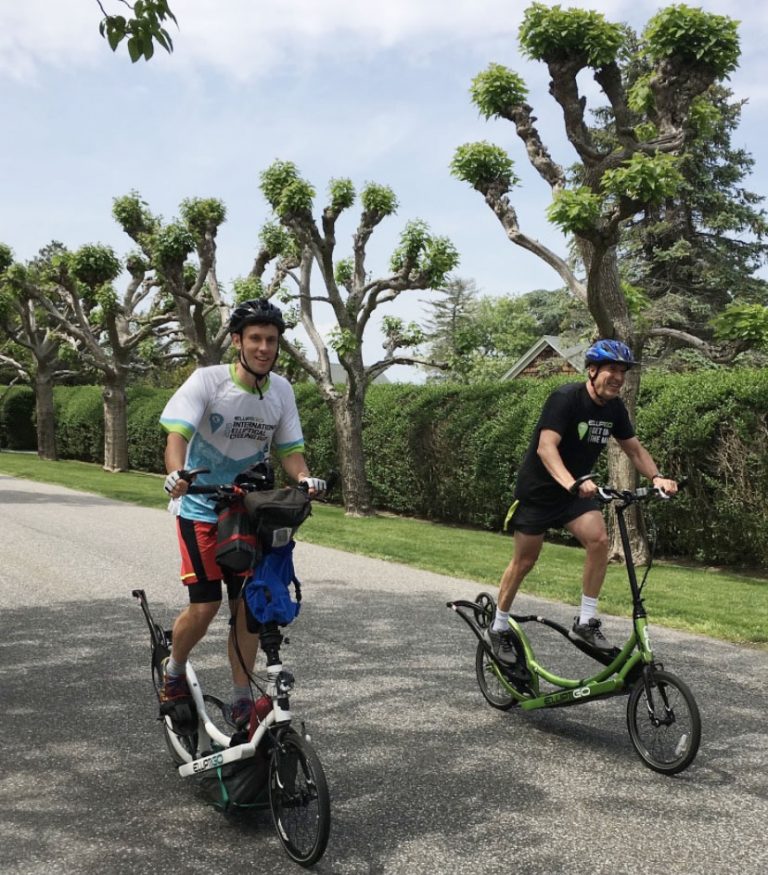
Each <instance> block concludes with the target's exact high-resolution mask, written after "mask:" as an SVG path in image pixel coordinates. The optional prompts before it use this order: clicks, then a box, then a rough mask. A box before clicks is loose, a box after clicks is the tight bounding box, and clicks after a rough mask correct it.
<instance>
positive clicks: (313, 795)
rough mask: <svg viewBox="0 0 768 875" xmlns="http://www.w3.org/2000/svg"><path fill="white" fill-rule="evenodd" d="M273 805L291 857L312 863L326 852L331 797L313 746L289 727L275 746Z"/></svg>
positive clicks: (304, 863)
mask: <svg viewBox="0 0 768 875" xmlns="http://www.w3.org/2000/svg"><path fill="white" fill-rule="evenodd" d="M269 805H270V808H271V810H272V820H273V822H274V824H275V829H276V830H277V835H278V837H279V839H280V841H281V842H282V845H283V848H284V849H285V851H286V853H287V854H288V856H289V857H290V858H291V859H292V860H295V861H296V862H297V863H298V864H299V865H301V866H312V865H313V864H314V863H316V862H317V861H318V860H319V859H320V857H322V856H323V854H324V853H325V848H326V846H327V844H328V836H329V834H330V830H331V799H330V794H329V793H328V784H327V782H326V780H325V773H324V772H323V767H322V765H321V763H320V760H319V758H318V756H317V754H316V753H315V750H314V748H313V747H312V745H311V744H310V743H309V742H308V741H307V740H306V739H304V738H302V737H301V736H300V735H299V734H298V733H296V732H295V731H294V730H292V729H289V730H288V731H287V732H285V733H283V735H282V736H281V737H280V738H279V740H278V741H277V742H276V743H275V746H274V747H273V749H272V756H271V758H270V763H269Z"/></svg>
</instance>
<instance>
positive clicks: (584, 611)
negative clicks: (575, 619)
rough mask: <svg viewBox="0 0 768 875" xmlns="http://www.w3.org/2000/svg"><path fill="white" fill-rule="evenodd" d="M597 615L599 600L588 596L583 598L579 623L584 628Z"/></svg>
mask: <svg viewBox="0 0 768 875" xmlns="http://www.w3.org/2000/svg"><path fill="white" fill-rule="evenodd" d="M595 614H597V599H593V598H590V597H589V596H588V595H583V596H582V597H581V614H580V615H579V623H581V625H582V626H583V625H584V624H585V623H588V622H589V621H590V620H591V619H592V617H594V616H595Z"/></svg>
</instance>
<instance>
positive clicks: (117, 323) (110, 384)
mask: <svg viewBox="0 0 768 875" xmlns="http://www.w3.org/2000/svg"><path fill="white" fill-rule="evenodd" d="M125 268H126V269H127V271H128V273H129V275H130V279H129V280H128V282H127V284H126V288H125V290H124V291H123V293H122V295H119V294H118V292H117V291H116V289H115V286H114V281H115V280H116V279H117V277H118V275H119V274H120V272H121V269H122V265H121V263H120V260H119V259H118V258H117V256H116V255H115V253H114V251H113V250H112V249H111V248H110V247H108V246H102V245H99V244H86V245H85V246H81V247H80V249H78V250H77V251H76V252H67V251H62V252H59V253H57V254H56V255H54V256H53V257H52V258H51V260H50V266H49V269H48V270H47V271H46V273H45V276H44V277H43V280H44V281H43V282H41V283H40V284H39V285H37V286H35V287H34V288H33V289H32V293H33V295H34V297H35V300H36V302H37V304H38V305H39V306H40V307H41V308H43V309H44V310H45V313H46V316H47V318H48V319H50V321H51V323H52V324H53V325H54V326H55V327H56V329H57V330H58V332H60V333H61V334H63V335H66V336H67V337H69V338H70V339H71V341H72V343H73V344H74V345H75V346H76V348H77V351H78V354H79V356H80V357H81V359H82V360H83V361H84V362H85V363H86V364H87V365H89V366H90V367H92V368H94V369H95V370H96V371H98V372H99V373H100V374H101V378H102V397H103V401H104V468H105V469H106V470H108V471H123V470H125V469H127V468H128V430H127V413H126V386H127V383H128V378H129V375H130V373H131V372H132V371H135V370H136V369H137V368H141V363H140V361H139V354H138V351H139V348H140V346H141V344H142V343H143V342H144V341H145V340H146V339H147V338H149V337H151V336H152V335H153V333H154V332H155V331H157V330H158V329H159V328H161V327H162V326H164V325H165V324H167V323H168V321H169V320H170V319H171V318H172V315H171V314H170V313H169V311H168V309H167V308H166V307H165V306H164V305H163V304H162V303H160V304H157V303H156V302H154V301H153V300H152V295H153V282H152V281H151V279H150V280H147V278H146V264H145V263H144V262H143V261H142V259H140V258H135V257H129V258H128V259H127V260H126V264H125ZM147 305H149V306H147Z"/></svg>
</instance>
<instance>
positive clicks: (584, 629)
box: [568, 617, 614, 651]
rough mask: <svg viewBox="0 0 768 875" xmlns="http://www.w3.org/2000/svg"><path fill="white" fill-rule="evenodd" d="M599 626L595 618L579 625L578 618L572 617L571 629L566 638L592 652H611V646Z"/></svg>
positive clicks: (598, 621) (612, 647) (599, 623)
mask: <svg viewBox="0 0 768 875" xmlns="http://www.w3.org/2000/svg"><path fill="white" fill-rule="evenodd" d="M601 625H602V622H601V621H600V620H598V619H597V618H596V617H592V619H591V620H589V622H587V623H580V622H579V618H578V617H574V618H573V628H572V629H571V631H570V632H569V633H568V637H569V638H571V640H573V641H581V642H583V643H584V644H587V645H589V646H590V647H591V648H593V649H594V650H606V651H607V650H613V649H614V646H613V644H611V643H610V642H609V641H608V639H607V638H606V637H605V635H603V633H602V631H601V630H600V626H601Z"/></svg>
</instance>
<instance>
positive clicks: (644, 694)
mask: <svg viewBox="0 0 768 875" xmlns="http://www.w3.org/2000/svg"><path fill="white" fill-rule="evenodd" d="M649 686H650V692H649V690H648V688H647V687H646V681H645V678H640V680H639V681H638V682H637V683H636V684H635V686H634V687H633V688H632V692H631V693H630V694H629V701H628V702H627V726H628V728H629V737H630V738H631V739H632V744H633V745H634V746H635V750H636V751H637V752H638V754H639V755H640V758H641V759H642V760H643V762H644V763H645V764H646V765H647V766H648V767H649V768H651V769H653V770H654V771H655V772H661V773H662V774H664V775H675V774H677V773H678V772H682V771H683V769H687V768H688V766H689V765H690V764H691V763H692V762H693V760H694V758H695V756H696V754H697V752H698V750H699V742H700V741H701V716H700V715H699V708H698V705H697V704H696V700H695V699H694V697H693V693H692V692H691V691H690V690H689V689H688V687H687V686H686V684H684V683H683V681H681V680H680V679H679V678H678V677H676V676H675V675H673V674H672V673H671V672H667V671H653V673H652V675H651V677H650V684H649Z"/></svg>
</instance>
